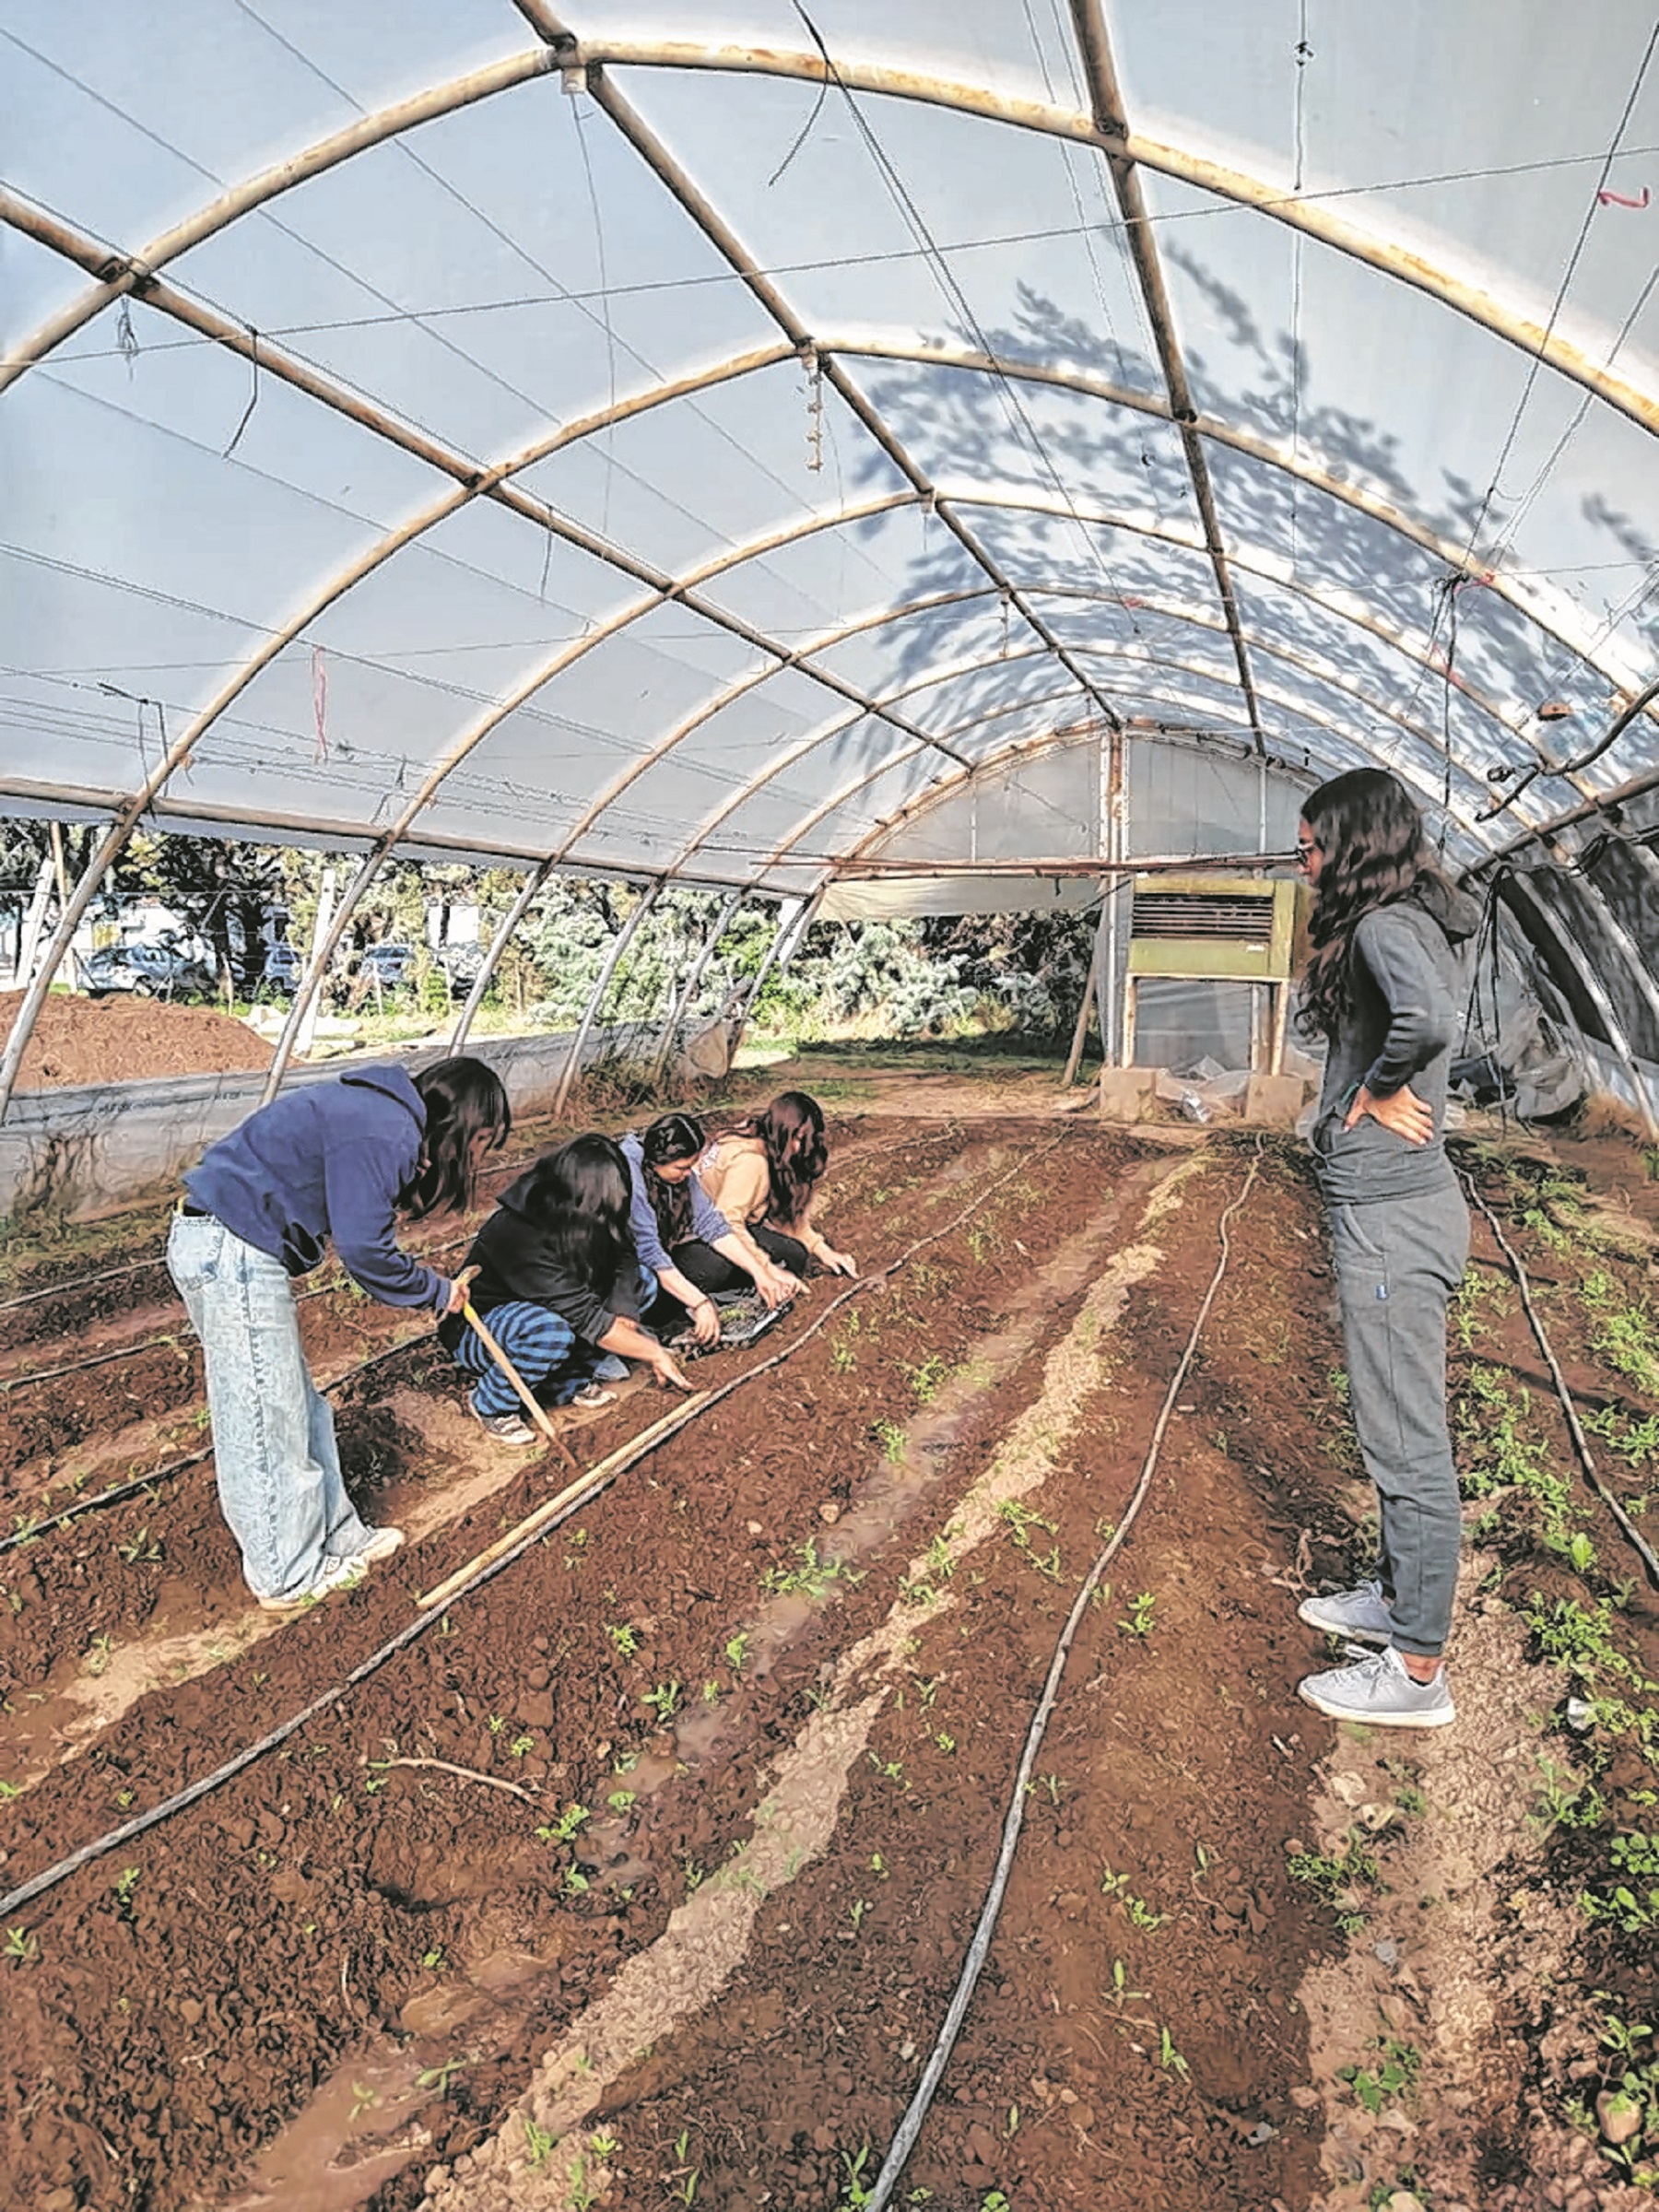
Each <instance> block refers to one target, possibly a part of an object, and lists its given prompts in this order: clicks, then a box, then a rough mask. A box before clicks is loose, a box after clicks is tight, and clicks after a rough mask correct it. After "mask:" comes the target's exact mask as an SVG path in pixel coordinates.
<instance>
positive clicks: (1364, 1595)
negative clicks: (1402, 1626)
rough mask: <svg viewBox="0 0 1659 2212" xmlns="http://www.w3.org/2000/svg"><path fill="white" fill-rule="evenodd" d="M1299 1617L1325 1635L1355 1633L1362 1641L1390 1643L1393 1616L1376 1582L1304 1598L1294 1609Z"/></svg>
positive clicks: (1380, 1586) (1380, 1585) (1391, 1640)
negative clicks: (1321, 1595)
mask: <svg viewBox="0 0 1659 2212" xmlns="http://www.w3.org/2000/svg"><path fill="white" fill-rule="evenodd" d="M1296 1618H1298V1620H1305V1621H1306V1622H1307V1624H1308V1626H1309V1627H1310V1628H1311V1629H1323V1630H1324V1632H1325V1634H1326V1635H1327V1636H1357V1637H1358V1638H1359V1641H1360V1642H1361V1643H1392V1642H1393V1641H1394V1615H1393V1613H1392V1612H1391V1611H1390V1610H1389V1605H1388V1600H1387V1599H1386V1598H1385V1597H1384V1596H1383V1594H1382V1583H1378V1582H1371V1583H1360V1585H1359V1588H1358V1589H1357V1590H1333V1591H1331V1592H1329V1593H1328V1594H1326V1595H1325V1596H1324V1597H1304V1598H1303V1599H1302V1602H1301V1604H1300V1606H1297V1608H1296Z"/></svg>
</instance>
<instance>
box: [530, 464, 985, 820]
mask: <svg viewBox="0 0 1659 2212" xmlns="http://www.w3.org/2000/svg"><path fill="white" fill-rule="evenodd" d="M904 503H905V504H911V503H912V502H911V500H909V498H908V495H907V498H906V500H905V502H904ZM801 535H805V534H804V533H803V532H800V531H791V533H790V534H789V535H788V536H787V537H785V538H783V539H782V540H781V541H779V540H775V539H774V540H769V541H768V544H767V546H766V547H765V548H764V550H765V551H768V552H774V551H776V550H777V549H778V545H779V543H780V542H781V543H782V544H794V543H795V542H796V540H797V539H798V537H799V536H801ZM739 558H740V559H745V560H748V559H758V558H759V554H758V553H757V552H756V550H755V549H754V548H753V547H744V548H742V549H741V550H740V555H739ZM723 565H729V564H723ZM990 596H992V594H991V592H990V591H989V589H988V588H986V589H983V590H976V591H971V592H937V593H934V594H931V595H930V596H929V597H928V598H926V599H922V600H916V601H913V602H912V605H911V607H910V608H908V609H907V610H906V611H907V612H909V611H922V610H924V609H926V608H928V607H933V606H952V605H955V604H957V603H959V602H960V601H964V600H969V599H979V598H988V597H990ZM890 619H891V616H890V615H889V614H887V613H883V614H879V615H876V616H865V617H861V618H859V619H858V620H857V621H855V622H849V623H845V624H843V625H842V626H841V628H840V629H832V630H825V631H821V632H820V633H819V634H818V636H817V637H815V638H814V639H813V640H812V641H811V642H810V643H809V644H806V645H803V646H802V647H801V648H800V649H799V651H798V652H796V653H784V652H783V651H782V648H780V649H779V653H778V655H777V656H776V657H774V659H773V661H772V663H771V665H769V666H766V667H762V668H759V669H753V668H751V669H748V670H747V671H746V672H745V673H744V674H743V675H742V676H740V677H736V678H735V679H734V680H733V681H732V682H731V683H729V684H726V685H725V686H724V687H723V688H721V689H720V690H719V691H717V692H715V693H714V694H713V695H712V697H711V698H709V699H707V700H704V701H703V703H702V705H701V706H700V707H696V708H694V709H693V710H692V712H690V713H689V714H688V715H686V716H685V717H684V718H683V719H682V720H681V721H679V722H677V724H675V725H674V727H673V728H672V729H671V730H668V731H666V732H665V734H664V735H662V736H661V737H659V738H658V739H657V741H656V743H655V744H654V745H653V746H651V747H648V748H647V750H646V751H645V752H643V753H641V754H640V755H639V756H638V757H637V759H633V760H630V761H629V762H628V764H627V765H626V767H624V768H623V769H621V770H619V771H618V773H617V774H616V775H615V776H613V777H612V779H611V781H610V782H608V783H607V784H606V787H605V789H604V791H602V792H601V793H600V794H599V796H598V797H597V798H596V799H594V801H593V802H592V804H591V805H590V806H588V808H587V810H586V811H585V813H583V815H582V818H581V819H580V820H579V821H578V822H577V823H576V824H575V825H574V827H573V828H572V829H571V830H570V831H569V832H568V833H567V834H566V836H565V837H564V838H563V839H562V840H561V841H560V842H559V847H558V850H557V851H556V852H555V853H554V855H553V857H554V859H555V860H563V859H564V858H566V856H567V855H568V854H569V853H571V851H572V850H573V849H574V847H575V846H576V844H577V842H578V841H579V840H581V839H582V838H583V837H585V836H586V835H587V833H588V831H589V830H591V829H592V828H593V827H594V823H595V822H597V821H598V820H599V818H600V817H601V816H602V815H604V814H606V812H607V811H608V810H609V809H610V808H611V807H612V806H615V805H616V803H617V801H618V799H619V798H621V797H622V795H623V794H624V793H625V792H628V791H629V790H631V789H632V787H633V785H634V784H635V783H637V782H639V780H640V778H641V776H643V775H645V774H647V773H648V772H649V771H651V770H652V769H653V768H654V767H656V765H657V764H658V762H659V761H661V760H663V759H665V758H666V757H667V755H668V754H670V753H671V752H673V751H674V750H675V748H676V747H677V746H680V745H682V744H683V743H684V742H685V740H686V739H687V738H688V737H690V736H692V735H694V734H695V733H696V732H697V731H698V730H700V729H701V728H702V727H703V726H704V724H707V723H710V722H712V720H713V719H714V717H715V716H716V715H717V714H720V713H723V712H724V711H725V709H726V708H727V707H729V706H731V705H733V704H734V703H735V701H736V700H739V699H741V698H743V697H744V695H745V694H746V693H747V692H749V691H752V690H755V689H757V688H759V686H760V685H761V684H765V683H769V682H770V681H771V678H772V677H774V676H781V675H782V673H783V671H784V670H785V669H786V668H797V669H799V668H803V667H805V665H806V663H807V661H808V660H809V659H813V658H816V656H817V655H818V653H828V652H830V651H831V650H832V649H833V648H834V647H835V646H837V645H841V644H844V643H845V642H846V641H847V640H848V639H849V638H855V637H857V636H858V635H859V633H860V631H862V630H866V629H879V628H880V626H881V624H882V623H883V622H885V621H888V620H890ZM844 689H845V694H846V696H847V697H849V698H850V699H852V700H853V713H852V714H851V715H849V716H847V717H846V718H845V719H844V720H843V721H841V722H839V723H838V724H836V727H837V728H838V729H844V728H846V726H847V724H848V723H849V722H858V721H861V720H863V719H864V718H865V716H866V715H869V714H874V713H877V712H880V711H881V702H879V701H877V700H873V699H868V698H865V697H864V696H863V695H862V694H859V693H855V692H854V691H853V688H852V687H851V686H847V687H844ZM894 696H896V697H897V696H900V695H899V694H895V695H894ZM895 726H899V725H895ZM905 734H906V735H910V736H914V735H919V733H917V732H915V731H912V730H909V729H907V730H906V732H905ZM929 742H930V743H931V742H933V740H931V739H930V740H929ZM940 749H941V750H944V751H947V752H948V751H949V749H950V748H949V747H948V746H941V748H940ZM951 757H952V758H953V759H957V758H959V756H957V755H955V754H952V756H951Z"/></svg>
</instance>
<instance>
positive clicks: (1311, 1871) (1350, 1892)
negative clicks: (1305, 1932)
mask: <svg viewBox="0 0 1659 2212" xmlns="http://www.w3.org/2000/svg"><path fill="white" fill-rule="evenodd" d="M1286 1865H1287V1867H1288V1871H1289V1874H1290V1877H1291V1878H1292V1880H1294V1881H1298V1882H1305V1883H1306V1884H1307V1885H1308V1887H1309V1888H1311V1889H1312V1890H1313V1891H1315V1892H1316V1894H1317V1895H1318V1897H1319V1899H1320V1900H1321V1902H1322V1903H1324V1904H1326V1905H1328V1906H1329V1907H1330V1908H1331V1910H1332V1912H1335V1915H1336V1925H1337V1926H1338V1927H1339V1928H1340V1929H1341V1930H1342V1932H1343V1934H1344V1935H1355V1934H1356V1933H1357V1932H1358V1931H1359V1929H1360V1928H1362V1927H1363V1926H1364V1925H1365V1914H1364V1913H1363V1912H1361V1911H1360V1910H1359V1905H1358V1903H1357V1901H1356V1896H1355V1893H1356V1891H1357V1890H1359V1888H1371V1889H1374V1888H1376V1886H1377V1883H1378V1881H1379V1880H1380V1879H1381V1869H1380V1867H1379V1866H1378V1865H1377V1862H1376V1860H1375V1858H1374V1857H1373V1856H1372V1855H1371V1853H1370V1852H1368V1851H1367V1850H1365V1848H1364V1847H1363V1845H1362V1844H1361V1843H1360V1841H1359V1837H1358V1836H1357V1835H1355V1834H1353V1833H1352V1831H1350V1832H1349V1835H1348V1839H1347V1844H1346V1845H1345V1846H1344V1848H1343V1851H1342V1853H1341V1855H1340V1856H1336V1857H1333V1856H1330V1855H1328V1854H1324V1853H1319V1852H1314V1851H1299V1852H1296V1853H1293V1854H1292V1856H1291V1857H1290V1858H1289V1859H1288V1860H1287V1862H1286Z"/></svg>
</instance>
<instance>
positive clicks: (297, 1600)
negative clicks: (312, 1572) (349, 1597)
mask: <svg viewBox="0 0 1659 2212" xmlns="http://www.w3.org/2000/svg"><path fill="white" fill-rule="evenodd" d="M368 1571H369V1563H368V1561H367V1560H366V1559H364V1557H363V1555H362V1553H361V1552H358V1553H357V1554H356V1555H355V1556H354V1557H353V1558H351V1559H324V1562H323V1564H322V1566H321V1567H320V1568H319V1569H318V1571H317V1574H316V1577H315V1579H314V1580H313V1581H312V1582H311V1583H308V1584H307V1585H306V1587H305V1588H304V1589H303V1590H296V1591H295V1592H294V1594H293V1595H292V1596H291V1597H262V1598H261V1599H260V1601H259V1609H260V1611H261V1612H262V1613H303V1612H305V1611H307V1610H308V1608H309V1607H311V1606H314V1605H315V1604H316V1603H317V1602H318V1600H319V1599H320V1598H324V1597H328V1596H331V1595H332V1594H333V1593H334V1592H335V1591H336V1590H355V1589H356V1588H357V1586H358V1584H359V1583H360V1582H361V1581H362V1579H363V1577H364V1576H365V1575H366V1574H367V1573H368Z"/></svg>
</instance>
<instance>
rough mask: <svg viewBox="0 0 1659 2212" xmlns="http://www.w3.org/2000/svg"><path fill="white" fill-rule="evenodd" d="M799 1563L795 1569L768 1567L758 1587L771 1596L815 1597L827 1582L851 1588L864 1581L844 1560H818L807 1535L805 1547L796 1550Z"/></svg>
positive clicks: (816, 1549)
mask: <svg viewBox="0 0 1659 2212" xmlns="http://www.w3.org/2000/svg"><path fill="white" fill-rule="evenodd" d="M796 1553H797V1556H798V1558H799V1559H800V1561H801V1564H800V1565H799V1566H798V1567H788V1568H785V1567H769V1568H768V1569H767V1570H766V1571H765V1573H764V1574H763V1575H762V1576H761V1577H760V1587H761V1588H762V1589H763V1590H767V1591H770V1592H771V1594H772V1595H773V1596H774V1597H811V1598H819V1597H822V1596H823V1595H824V1594H825V1593H826V1591H828V1589H829V1587H830V1583H838V1582H845V1583H850V1584H851V1585H852V1586H853V1588H856V1587H857V1585H858V1584H859V1583H862V1582H863V1581H864V1575H863V1573H862V1572H857V1571H854V1570H853V1568H851V1567H849V1566H848V1565H847V1564H846V1562H845V1560H844V1559H819V1557H818V1546H817V1544H816V1543H815V1542H814V1541H813V1539H812V1538H811V1537H810V1536H808V1537H807V1539H806V1543H805V1544H801V1545H798V1546H797V1547H796Z"/></svg>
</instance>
